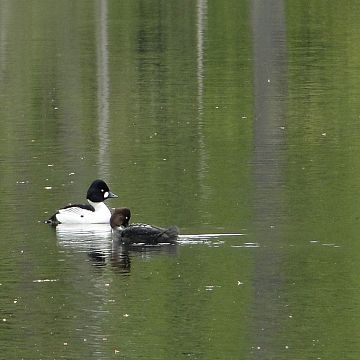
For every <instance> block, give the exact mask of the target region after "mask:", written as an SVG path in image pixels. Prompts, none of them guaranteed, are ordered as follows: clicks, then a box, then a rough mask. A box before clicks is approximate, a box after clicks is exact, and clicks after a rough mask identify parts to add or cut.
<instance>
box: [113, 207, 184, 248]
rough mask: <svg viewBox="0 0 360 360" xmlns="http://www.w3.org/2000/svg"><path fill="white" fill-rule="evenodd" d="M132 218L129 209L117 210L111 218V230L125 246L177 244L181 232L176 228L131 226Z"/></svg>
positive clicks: (145, 225) (143, 225)
mask: <svg viewBox="0 0 360 360" xmlns="http://www.w3.org/2000/svg"><path fill="white" fill-rule="evenodd" d="M130 218H131V212H130V209H129V208H118V209H115V211H114V213H113V214H112V215H111V218H110V225H111V228H112V229H113V232H114V234H115V235H116V236H117V237H118V238H119V240H120V241H121V242H122V243H123V244H126V245H129V244H139V243H142V244H145V245H157V244H159V243H170V244H175V243H176V240H177V237H178V235H179V230H178V228H177V227H176V226H172V227H170V228H168V229H163V228H160V227H157V226H154V225H147V224H131V225H129V222H130Z"/></svg>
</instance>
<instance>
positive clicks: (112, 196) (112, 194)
mask: <svg viewBox="0 0 360 360" xmlns="http://www.w3.org/2000/svg"><path fill="white" fill-rule="evenodd" d="M117 197H118V196H117V195H116V194H114V193H112V192H111V191H110V192H109V196H108V199H110V198H117Z"/></svg>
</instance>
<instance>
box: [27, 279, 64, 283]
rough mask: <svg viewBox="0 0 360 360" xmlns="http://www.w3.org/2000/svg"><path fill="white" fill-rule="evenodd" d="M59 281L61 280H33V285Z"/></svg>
mask: <svg viewBox="0 0 360 360" xmlns="http://www.w3.org/2000/svg"><path fill="white" fill-rule="evenodd" d="M56 281H59V279H37V280H33V281H32V282H33V283H43V282H56Z"/></svg>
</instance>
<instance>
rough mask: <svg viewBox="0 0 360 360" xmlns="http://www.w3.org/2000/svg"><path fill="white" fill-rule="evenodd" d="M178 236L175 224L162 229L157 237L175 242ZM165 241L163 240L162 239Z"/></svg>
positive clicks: (171, 242)
mask: <svg viewBox="0 0 360 360" xmlns="http://www.w3.org/2000/svg"><path fill="white" fill-rule="evenodd" d="M178 236H179V228H178V227H177V226H172V227H169V228H168V229H164V231H163V232H162V233H160V234H159V236H158V238H159V239H161V241H162V239H164V240H166V242H169V243H170V244H176V240H177V238H178ZM164 242H165V241H164Z"/></svg>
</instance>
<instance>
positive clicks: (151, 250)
mask: <svg viewBox="0 0 360 360" xmlns="http://www.w3.org/2000/svg"><path fill="white" fill-rule="evenodd" d="M55 231H56V237H57V241H58V245H59V247H61V248H64V249H67V250H71V251H73V252H78V253H86V254H87V258H88V260H89V262H90V263H91V265H93V266H95V267H99V268H101V267H106V266H110V267H111V268H112V269H113V270H115V271H116V272H119V273H121V274H129V273H130V270H131V262H132V261H131V260H132V259H133V258H134V257H141V258H146V259H149V258H151V257H153V256H158V255H164V254H166V255H176V254H177V249H178V248H177V245H176V244H157V245H144V244H123V243H122V242H121V241H119V239H118V237H117V236H114V235H113V234H112V231H111V227H110V226H109V225H107V224H87V225H65V224H59V225H58V226H57V227H56V228H55Z"/></svg>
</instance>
